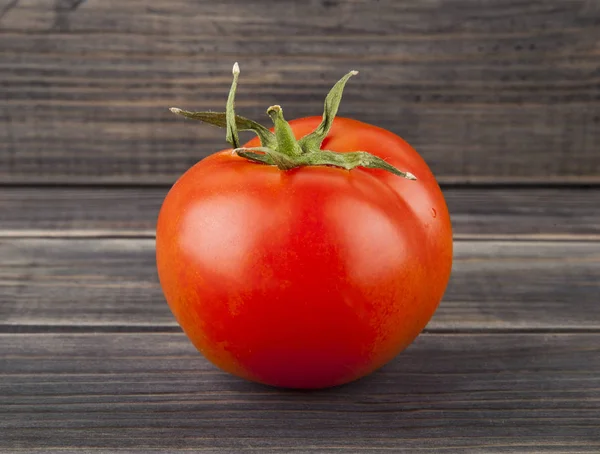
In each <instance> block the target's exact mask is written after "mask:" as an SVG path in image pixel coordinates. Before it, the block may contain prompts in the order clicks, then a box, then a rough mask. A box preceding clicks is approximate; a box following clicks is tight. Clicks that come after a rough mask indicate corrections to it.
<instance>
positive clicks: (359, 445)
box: [0, 187, 600, 452]
mask: <svg viewBox="0 0 600 454" xmlns="http://www.w3.org/2000/svg"><path fill="white" fill-rule="evenodd" d="M165 192H166V188H162V189H158V188H135V189H132V188H130V189H127V188H113V189H110V188H108V189H107V188H90V187H87V188H19V187H16V188H3V189H2V190H1V191H0V206H2V207H3V213H4V216H3V217H2V219H1V220H0V303H1V304H0V338H1V342H0V389H2V392H1V393H0V402H1V405H0V416H1V417H0V427H1V433H2V436H1V437H0V451H2V452H21V451H25V452H54V450H56V451H59V452H63V451H64V452H70V450H72V449H76V450H81V451H85V452H100V451H102V452H112V451H116V450H119V452H121V450H125V451H126V452H151V451H153V450H158V451H165V452H175V451H178V450H181V451H185V450H192V451H199V452H205V451H206V452H213V451H220V450H223V451H227V452H246V451H247V452H309V451H314V452H339V451H340V450H341V451H344V450H345V451H347V452H373V451H375V452H377V451H382V452H383V451H390V450H391V451H393V452H395V451H398V452H399V451H402V450H409V451H411V450H414V451H419V450H432V451H434V452H446V451H454V452H465V451H469V450H473V451H477V452H488V451H494V452H497V451H498V452H524V451H525V452H532V451H535V452H539V451H562V452H564V451H570V452H571V451H572V452H598V451H600V405H599V401H600V304H598V303H599V301H598V297H599V295H600V242H599V241H598V240H599V238H600V235H599V232H598V229H599V227H598V226H599V225H600V190H598V189H590V188H588V189H581V188H580V189H570V190H568V189H529V190H523V189H494V190H490V189H485V190H481V189H480V190H477V189H464V188H462V189H461V188H451V187H450V188H446V189H445V194H446V197H447V199H448V203H449V205H450V209H451V212H452V214H453V219H454V221H455V222H454V225H455V230H456V234H455V237H456V243H455V244H456V253H455V263H454V269H453V275H452V278H451V282H450V285H449V288H448V291H447V293H446V296H445V298H444V301H443V302H442V304H441V305H440V308H439V309H438V311H437V313H436V315H435V316H434V318H433V320H432V321H431V323H430V324H429V325H428V327H427V328H426V330H425V332H424V333H423V334H422V335H421V336H419V338H418V339H417V340H416V341H415V342H414V344H413V345H412V346H410V347H409V348H408V349H407V350H406V351H405V352H404V353H402V354H401V355H400V356H398V357H397V358H396V359H395V360H394V361H393V362H391V363H390V364H389V365H387V366H385V367H384V368H383V369H382V370H380V371H378V372H376V373H374V374H373V375H371V376H369V377H367V378H365V379H363V380H360V381H358V382H355V383H352V384H349V385H346V386H342V387H339V388H335V389H330V390H322V391H316V392H299V391H289V390H287V391H286V390H279V389H273V388H270V387H266V386H261V385H257V384H252V383H248V382H245V381H243V380H240V379H237V378H234V377H231V376H229V375H227V374H225V373H222V372H220V371H218V370H217V369H215V368H214V367H213V366H212V365H210V364H209V363H208V362H207V361H206V360H205V359H204V358H203V357H202V356H201V355H200V354H199V353H198V352H197V351H196V350H195V349H194V347H193V346H192V345H191V344H190V342H189V341H188V340H187V338H186V337H185V335H184V334H183V333H182V332H181V331H180V329H179V327H178V326H177V325H176V323H175V321H174V319H173V317H172V315H171V313H170V311H169V309H168V307H167V305H166V303H165V301H164V298H163V297H162V294H161V290H160V288H159V284H158V281H157V276H156V271H155V264H154V239H153V235H152V229H153V225H154V220H155V217H156V210H157V208H158V206H159V204H160V200H161V197H162V196H163V195H164V193H165ZM83 201H86V203H83ZM547 201H552V203H549V204H547V203H546V202H547ZM541 206H543V207H544V208H543V209H541V208H540V207H541Z"/></svg>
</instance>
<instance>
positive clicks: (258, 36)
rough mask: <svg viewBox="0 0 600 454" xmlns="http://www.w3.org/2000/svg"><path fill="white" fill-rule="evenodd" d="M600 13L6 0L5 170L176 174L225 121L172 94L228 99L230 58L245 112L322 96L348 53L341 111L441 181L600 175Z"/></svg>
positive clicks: (317, 101) (415, 4)
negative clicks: (407, 148)
mask: <svg viewBox="0 0 600 454" xmlns="http://www.w3.org/2000/svg"><path fill="white" fill-rule="evenodd" d="M71 5H73V6H71ZM307 18H310V20H307ZM599 20H600V6H599V4H598V2H595V1H592V0H569V1H567V0H559V1H554V2H552V3H548V2H544V1H542V0H533V1H529V2H522V1H520V0H484V1H481V0H477V1H475V0H444V1H438V2H423V1H420V0H411V1H404V2H391V1H390V2H377V4H376V5H374V4H373V2H371V1H369V0H323V1H311V2H294V1H292V0H288V1H280V2H276V3H275V4H273V2H268V3H267V2H266V1H265V0H261V1H259V2H253V3H252V5H251V6H249V5H248V3H247V2H244V1H243V0H226V1H219V2H195V1H193V0H175V1H172V0H169V1H166V0H162V1H155V2H152V5H149V4H148V2H146V1H143V0H128V1H127V2H122V1H119V0H107V1H102V2H100V1H88V2H80V1H75V0H61V1H58V2H48V1H44V0H30V1H27V2H23V1H22V2H19V1H14V2H8V3H7V6H6V8H5V9H4V10H3V14H2V18H1V19H0V39H1V42H2V47H1V48H0V54H1V57H2V58H1V62H0V80H2V83H1V84H0V98H2V99H3V100H4V101H3V103H2V105H1V106H0V120H1V122H0V182H22V181H29V182H35V181H45V182H61V181H66V180H68V181H79V182H90V181H95V182H116V183H123V184H129V183H132V182H142V181H143V182H157V181H161V182H166V183H168V182H173V181H174V180H175V179H176V177H177V176H178V175H179V174H181V172H182V171H184V170H185V169H186V168H187V167H189V166H190V165H191V164H193V163H194V162H195V161H196V160H197V159H199V158H201V157H203V156H205V155H206V154H207V153H210V152H212V151H216V150H218V149H220V148H223V146H224V140H223V137H224V134H223V133H222V131H219V130H216V129H212V128H210V127H200V126H194V125H192V124H190V123H189V122H184V121H182V120H181V119H178V118H175V117H174V116H172V115H171V114H170V113H169V112H168V111H167V110H166V108H167V107H169V106H171V105H180V106H181V107H184V108H197V109H222V108H223V103H224V100H225V97H226V92H227V89H228V85H229V83H230V81H229V76H228V74H229V70H230V67H231V64H232V63H233V61H234V60H239V61H240V64H241V66H242V71H243V74H242V79H241V82H240V83H241V85H240V93H239V101H238V107H239V111H240V112H241V113H243V114H245V115H247V116H251V117H255V118H256V119H263V120H265V121H267V118H266V117H265V115H264V110H265V108H266V107H267V106H269V105H271V104H274V103H280V104H282V105H283V106H284V107H285V109H286V113H287V115H288V117H289V118H293V117H301V116H306V115H313V114H318V113H319V112H320V110H321V105H322V98H323V96H324V94H325V93H326V91H327V89H328V88H329V86H330V85H331V84H332V83H333V82H334V81H335V80H337V79H338V78H339V77H340V76H341V75H342V74H344V73H345V72H347V71H348V70H349V69H352V68H356V69H359V70H361V75H360V76H359V77H357V78H355V79H356V80H353V81H352V82H351V84H350V87H349V90H348V92H347V94H346V95H345V97H344V103H343V106H342V109H341V111H340V113H341V114H342V115H346V116H353V117H356V118H358V119H360V120H363V121H367V122H371V123H374V124H377V125H380V126H382V127H384V128H387V129H390V130H392V131H394V132H396V133H398V134H400V135H402V136H403V137H405V138H406V139H407V140H408V141H409V142H410V143H412V144H413V145H414V146H415V147H416V148H417V149H418V150H419V151H420V152H421V153H422V155H423V156H424V157H425V159H426V160H427V161H428V162H429V163H430V165H431V167H432V169H433V170H434V172H435V173H436V175H438V176H439V178H440V180H441V181H531V180H547V179H550V180H553V181H564V180H569V181H576V180H580V181H596V182H597V181H600V154H598V152H597V150H598V148H599V147H600V127H599V125H600V94H599V93H600V92H599V90H598V77H599V72H598V64H597V59H598V43H599V42H600V28H599V27H598V21H599ZM265 30H269V33H268V34H266V33H265Z"/></svg>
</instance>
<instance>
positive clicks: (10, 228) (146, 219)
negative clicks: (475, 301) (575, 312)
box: [0, 187, 600, 239]
mask: <svg viewBox="0 0 600 454" xmlns="http://www.w3.org/2000/svg"><path fill="white" fill-rule="evenodd" d="M167 191H168V188H167V187H164V188H160V187H157V188H148V187H144V188H127V187H121V188H102V187H97V188H85V187H83V188H77V187H71V188H61V187H42V188H39V187H34V188H29V187H5V188H0V212H1V213H2V216H1V217H0V237H8V236H10V237H24V236H63V237H66V236H113V237H116V236H128V237H131V236H143V237H153V236H154V229H155V226H156V218H157V216H158V212H159V210H160V206H161V204H162V201H163V199H164V197H165V195H166V193H167ZM443 192H444V196H445V198H446V202H447V204H448V207H449V209H450V213H451V215H452V224H453V229H454V234H455V237H456V238H461V239H465V238H475V237H477V238H479V237H482V236H485V237H496V238H502V237H504V238H505V237H507V236H508V237H519V238H531V239H544V238H546V239H551V238H566V237H569V236H572V237H573V238H575V239H576V238H579V237H580V236H582V235H584V236H586V237H589V236H593V237H596V236H598V235H600V189H598V188H588V189H577V188H568V187H567V188H561V189H532V188H526V187H525V188H514V189H510V188H509V189H502V188H480V189H477V188H456V187H444V188H443Z"/></svg>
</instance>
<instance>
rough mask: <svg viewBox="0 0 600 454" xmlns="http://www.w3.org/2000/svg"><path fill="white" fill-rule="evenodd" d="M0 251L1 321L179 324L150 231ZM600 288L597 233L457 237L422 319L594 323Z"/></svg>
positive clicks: (484, 325) (557, 325) (518, 324)
mask: <svg viewBox="0 0 600 454" xmlns="http://www.w3.org/2000/svg"><path fill="white" fill-rule="evenodd" d="M0 257H2V260H1V262H0V329H4V330H15V329H17V330H18V327H19V326H24V325H25V326H29V328H28V329H34V330H35V329H42V330H43V329H46V328H50V327H54V328H56V329H59V328H60V329H62V328H68V327H72V328H73V329H79V328H81V327H88V328H89V327H99V328H101V329H111V327H112V329H136V328H140V327H154V328H156V329H161V328H165V329H171V330H172V329H177V325H176V323H175V321H174V318H173V317H172V315H171V313H170V311H169V309H168V307H167V304H166V302H165V301H164V297H163V295H162V292H161V289H160V286H159V284H158V278H157V275H156V270H155V258H154V241H153V240H151V239H67V240H65V239H6V238H5V239H2V240H0ZM599 295H600V243H596V242H506V241H458V242H456V246H455V262H454V270H453V274H452V278H451V281H450V284H449V287H448V290H447V292H446V296H445V298H444V301H443V302H442V304H441V305H440V308H439V309H438V312H437V313H436V315H435V317H434V319H433V320H432V322H431V323H430V325H429V327H428V329H429V330H431V331H436V330H449V329H452V330H455V329H467V330H469V329H476V330H479V329H502V330H531V329H535V330H539V329H569V330H573V329H586V330H590V329H599V328H600V305H599V304H598V297H599ZM54 328H53V329H54Z"/></svg>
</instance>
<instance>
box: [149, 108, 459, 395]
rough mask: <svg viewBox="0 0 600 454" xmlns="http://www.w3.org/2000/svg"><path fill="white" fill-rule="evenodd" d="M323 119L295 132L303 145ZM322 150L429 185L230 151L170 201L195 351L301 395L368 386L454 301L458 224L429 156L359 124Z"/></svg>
mask: <svg viewBox="0 0 600 454" xmlns="http://www.w3.org/2000/svg"><path fill="white" fill-rule="evenodd" d="M320 121H321V117H310V118H304V119H300V120H295V121H292V122H290V125H291V127H292V130H293V132H294V134H295V136H296V137H297V138H300V137H302V136H304V135H305V134H307V133H309V132H310V131H312V130H313V129H315V127H316V126H317V125H318V124H319V122H320ZM258 145H259V142H258V140H253V141H251V142H249V143H248V144H247V146H248V147H253V146H258ZM321 148H323V149H328V150H333V151H338V152H350V151H356V150H363V151H367V152H370V153H372V154H373V155H376V156H378V157H380V158H383V159H384V160H386V161H387V162H389V163H390V164H392V165H394V166H395V167H397V168H399V169H402V170H403V171H409V172H411V173H413V174H414V175H415V176H416V177H417V181H410V180H407V179H404V178H400V177H398V176H397V175H394V174H392V173H389V172H386V171H384V170H378V169H366V168H355V169H353V170H345V169H341V168H337V167H330V166H306V167H298V168H294V169H291V170H280V169H279V168H278V167H276V166H273V165H262V164H257V163H255V162H251V161H248V160H247V159H244V158H242V157H240V156H238V155H236V154H234V153H233V152H232V150H231V149H229V150H224V151H221V152H218V153H216V154H213V155H211V156H209V157H207V158H205V159H203V160H202V161H200V162H199V163H198V164H196V165H195V166H193V167H192V168H191V169H189V170H188V171H187V172H186V173H185V174H184V175H183V176H182V177H181V178H180V179H179V180H178V181H177V183H176V184H175V185H174V186H173V188H172V189H171V191H170V192H169V194H168V195H167V197H166V199H165V201H164V205H163V207H162V209H161V212H160V215H159V219H158V225H157V238H156V248H157V265H158V273H159V277H160V282H161V285H162V288H163V290H164V294H165V296H166V299H167V301H168V303H169V305H170V308H171V310H172V311H173V313H174V315H175V317H176V319H177V321H178V322H179V324H180V325H181V326H182V328H183V330H184V331H185V333H186V334H187V335H188V336H189V338H190V339H191V341H192V342H193V343H194V345H195V346H196V347H197V348H198V349H199V350H200V351H201V352H202V353H203V354H204V355H205V356H206V358H208V359H209V360H210V361H211V362H213V363H214V364H215V365H217V366H218V367H220V368H221V369H223V370H225V371H227V372H230V373H232V374H235V375H238V376H240V377H244V378H246V379H249V380H253V381H257V382H261V383H265V384H269V385H275V386H281V387H292V388H322V387H328V386H334V385H339V384H342V383H346V382H349V381H352V380H355V379H358V378H360V377H363V376H365V375H366V374H369V373H370V372H372V371H374V370H375V369H377V368H379V367H381V366H382V365H384V364H385V363H387V362H388V361H390V360H391V359H392V358H394V357H395V356H396V355H397V354H398V353H399V352H400V351H402V350H403V349H404V348H406V347H407V346H408V345H409V344H410V343H411V342H412V341H413V340H414V339H415V337H416V336H417V335H418V334H419V333H420V332H421V330H422V329H423V328H424V327H425V325H426V324H427V322H428V321H429V320H430V318H431V316H432V315H433V313H434V311H435V310H436V308H437V306H438V304H439V302H440V300H441V298H442V296H443V293H444V291H445V288H446V285H447V282H448V279H449V276H450V269H451V264H452V232H451V225H450V217H449V214H448V210H447V208H446V204H445V202H444V198H443V196H442V193H441V191H440V189H439V187H438V185H437V183H436V181H435V179H434V177H433V175H432V173H431V171H430V170H429V168H428V167H427V165H426V164H425V162H424V161H423V159H422V158H421V157H420V156H419V155H418V154H417V152H416V151H415V150H414V149H413V148H411V147H410V145H408V144H407V143H406V142H405V141H404V140H403V139H401V138H400V137H398V136H396V135H394V134H392V133H391V132H389V131H386V130H383V129H380V128H378V127H375V126H372V125H368V124H365V123H361V122H358V121H355V120H351V119H347V118H336V119H335V121H334V123H333V127H332V129H331V130H330V132H329V134H328V136H327V138H326V139H325V141H324V143H323V145H322V147H321Z"/></svg>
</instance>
